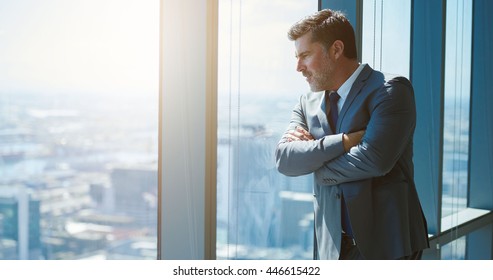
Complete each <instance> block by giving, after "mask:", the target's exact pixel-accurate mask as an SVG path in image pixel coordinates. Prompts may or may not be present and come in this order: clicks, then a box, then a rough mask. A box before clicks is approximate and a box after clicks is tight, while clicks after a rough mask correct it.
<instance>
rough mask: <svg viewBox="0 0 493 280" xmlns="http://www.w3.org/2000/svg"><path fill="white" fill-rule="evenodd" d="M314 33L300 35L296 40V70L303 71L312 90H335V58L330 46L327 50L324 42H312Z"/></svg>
mask: <svg viewBox="0 0 493 280" xmlns="http://www.w3.org/2000/svg"><path fill="white" fill-rule="evenodd" d="M311 39H312V34H311V32H308V33H307V34H305V35H303V36H301V37H299V38H298V39H296V41H295V47H296V58H297V60H298V63H297V66H296V71H298V72H301V73H302V74H303V76H304V77H306V81H307V82H308V84H309V85H310V89H311V91H323V90H333V87H334V81H333V76H334V75H333V74H334V69H335V65H334V64H335V63H334V59H332V58H331V54H330V48H329V50H326V49H325V48H324V47H323V46H322V44H320V43H318V42H312V40H311Z"/></svg>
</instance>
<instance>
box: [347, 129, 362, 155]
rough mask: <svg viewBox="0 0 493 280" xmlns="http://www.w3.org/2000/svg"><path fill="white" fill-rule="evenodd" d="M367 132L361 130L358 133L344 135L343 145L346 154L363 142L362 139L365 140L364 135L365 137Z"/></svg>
mask: <svg viewBox="0 0 493 280" xmlns="http://www.w3.org/2000/svg"><path fill="white" fill-rule="evenodd" d="M365 131H366V130H360V131H356V132H351V133H349V134H344V135H343V136H342V144H343V145H344V150H345V151H346V152H349V150H350V149H351V148H352V147H354V146H356V145H358V144H359V143H360V142H361V139H362V138H363V135H365Z"/></svg>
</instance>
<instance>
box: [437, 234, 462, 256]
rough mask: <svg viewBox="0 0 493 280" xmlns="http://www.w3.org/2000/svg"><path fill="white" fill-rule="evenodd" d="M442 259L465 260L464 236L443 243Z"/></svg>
mask: <svg viewBox="0 0 493 280" xmlns="http://www.w3.org/2000/svg"><path fill="white" fill-rule="evenodd" d="M441 258H442V260H465V259H466V237H465V236H463V237H460V238H458V239H455V240H454V241H452V242H450V243H447V244H445V245H443V247H442V250H441Z"/></svg>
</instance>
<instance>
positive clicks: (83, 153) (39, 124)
mask: <svg viewBox="0 0 493 280" xmlns="http://www.w3.org/2000/svg"><path fill="white" fill-rule="evenodd" d="M0 6H1V7H0V41H1V42H2V43H1V44H0V73H2V74H1V75H0V76H1V77H0V259H156V257H157V253H156V252H157V242H156V241H157V240H156V228H157V135H158V133H157V131H158V127H157V119H158V116H157V115H158V112H157V111H158V108H157V100H158V90H157V85H158V81H157V78H158V73H157V72H158V66H157V61H158V37H159V34H158V26H159V18H158V17H159V3H158V1H146V3H145V4H144V3H142V2H141V1H135V0H134V1H131V0H127V1H118V2H117V3H116V2H114V1H107V0H104V1H99V0H98V1H82V0H80V1H75V0H74V1H57V0H46V1H34V0H31V1H29V0H26V1H8V3H5V1H3V2H2V4H1V5H0Z"/></svg>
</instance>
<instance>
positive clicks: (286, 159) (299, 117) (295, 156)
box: [276, 95, 344, 176]
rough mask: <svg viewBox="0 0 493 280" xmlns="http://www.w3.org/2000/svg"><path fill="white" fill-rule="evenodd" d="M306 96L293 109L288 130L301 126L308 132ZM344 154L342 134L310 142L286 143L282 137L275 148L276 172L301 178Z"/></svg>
mask: <svg viewBox="0 0 493 280" xmlns="http://www.w3.org/2000/svg"><path fill="white" fill-rule="evenodd" d="M305 102H306V95H303V96H302V97H301V98H300V101H299V103H298V104H297V105H296V106H295V108H294V109H293V113H292V116H291V121H290V123H289V126H288V129H287V131H289V130H294V129H295V128H296V126H301V127H303V128H304V129H305V130H307V131H310V130H309V127H308V124H307V121H306V117H305V116H306V115H305V114H306V108H305ZM342 154H344V146H343V143H342V133H341V134H335V135H327V136H324V137H321V138H320V139H315V140H312V141H293V142H288V141H287V140H286V139H285V138H284V137H283V138H282V139H281V140H280V141H279V144H278V145H277V148H276V165H277V170H278V171H279V172H281V173H282V174H284V175H286V176H301V175H306V174H310V173H312V172H314V171H315V170H317V169H319V168H320V167H322V166H323V164H324V163H325V162H327V161H329V160H332V159H335V158H336V157H338V156H341V155H342Z"/></svg>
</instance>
